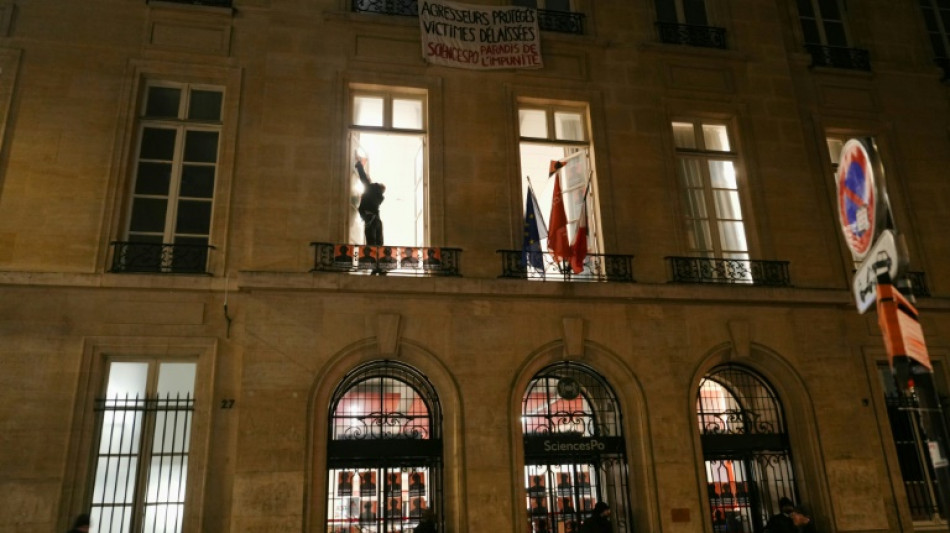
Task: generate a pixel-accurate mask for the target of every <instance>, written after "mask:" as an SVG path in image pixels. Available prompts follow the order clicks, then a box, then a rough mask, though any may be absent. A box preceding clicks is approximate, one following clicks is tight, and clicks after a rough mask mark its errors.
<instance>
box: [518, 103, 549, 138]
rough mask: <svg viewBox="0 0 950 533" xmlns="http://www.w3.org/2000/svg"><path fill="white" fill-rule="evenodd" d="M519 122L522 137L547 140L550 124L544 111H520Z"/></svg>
mask: <svg viewBox="0 0 950 533" xmlns="http://www.w3.org/2000/svg"><path fill="white" fill-rule="evenodd" d="M518 120H519V122H520V130H521V136H522V137H533V138H536V139H546V138H547V137H548V122H547V117H546V116H545V113H544V110H542V109H521V110H519V111H518Z"/></svg>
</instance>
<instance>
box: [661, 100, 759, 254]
mask: <svg viewBox="0 0 950 533" xmlns="http://www.w3.org/2000/svg"><path fill="white" fill-rule="evenodd" d="M671 124H690V125H691V126H692V129H693V143H694V146H695V148H684V147H679V146H677V144H676V142H675V141H674V143H673V146H674V147H675V150H676V181H677V185H678V187H679V189H680V191H681V194H682V198H683V200H682V201H683V214H684V222H685V231H686V235H687V249H688V251H689V254H690V255H691V256H695V257H705V258H723V259H733V260H749V258H750V253H751V250H750V248H751V240H752V238H751V237H752V236H751V235H750V232H749V226H750V225H749V222H748V219H749V211H748V208H747V202H745V201H743V196H744V195H743V191H742V186H743V182H744V180H743V179H742V175H741V172H742V171H741V165H740V164H739V163H740V161H739V154H738V152H737V151H736V150H735V146H736V136H735V132H734V130H735V128H734V126H733V124H732V123H730V122H729V121H724V120H709V119H700V118H675V119H673V120H672V121H671ZM703 126H719V127H724V128H725V130H726V134H727V137H728V142H729V150H712V149H707V147H706V142H705V138H704V135H703ZM689 160H696V161H698V162H699V165H698V166H699V177H700V179H701V182H702V183H701V187H695V186H693V187H688V186H687V185H686V184H685V183H684V177H683V175H682V173H681V172H680V167H681V165H682V164H683V163H684V161H689ZM711 162H729V163H731V164H732V169H733V170H734V173H735V176H734V181H735V188H734V189H732V188H728V187H713V183H712V176H711V172H710V163H711ZM691 189H692V190H700V191H701V194H700V195H699V198H700V199H701V200H702V205H701V206H697V208H698V207H702V209H703V210H704V211H705V216H704V215H703V213H701V212H698V210H697V208H694V207H693V204H694V202H692V201H691V200H692V199H696V198H695V197H691V196H690V190H691ZM728 191H734V194H735V199H734V206H735V207H737V208H738V209H739V216H738V217H726V216H720V214H719V213H718V208H717V202H716V194H717V193H718V192H725V193H726V194H729V193H728ZM697 222H698V223H703V224H704V226H705V227H706V228H708V232H709V241H708V242H709V246H707V247H706V248H701V247H700V246H699V245H700V240H699V239H698V238H695V237H694V238H692V239H690V238H689V236H690V235H692V234H693V233H695V230H694V228H695V223H697ZM724 222H725V223H730V222H731V223H739V224H741V227H742V232H743V235H742V240H744V241H745V247H744V249H739V248H736V249H731V250H730V249H727V248H726V247H725V245H724V241H723V238H724V235H723V232H722V231H721V229H720V225H721V223H724ZM735 239H736V240H738V236H736V237H735ZM690 241H691V242H690Z"/></svg>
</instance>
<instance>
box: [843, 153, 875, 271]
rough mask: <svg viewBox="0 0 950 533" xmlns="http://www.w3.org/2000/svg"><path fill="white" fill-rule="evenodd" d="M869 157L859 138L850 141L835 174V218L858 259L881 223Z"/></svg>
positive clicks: (865, 252) (866, 248)
mask: <svg viewBox="0 0 950 533" xmlns="http://www.w3.org/2000/svg"><path fill="white" fill-rule="evenodd" d="M871 157H872V156H871V154H870V153H869V152H868V149H867V147H866V146H865V144H864V143H863V142H862V141H860V140H858V139H851V140H849V141H848V142H846V143H845V144H844V147H843V148H842V149H841V158H840V159H839V160H838V174H837V175H836V176H835V183H836V185H837V189H838V221H839V222H840V223H841V231H842V232H844V239H845V241H846V242H847V244H848V248H850V249H851V253H852V254H854V258H855V260H858V261H860V260H862V259H864V256H866V255H867V253H868V250H870V249H871V246H872V245H873V244H874V239H875V237H876V236H877V234H878V232H879V231H880V230H881V228H880V226H882V225H883V224H882V223H881V220H880V219H881V215H882V214H883V212H880V213H879V211H880V209H879V208H878V205H877V203H878V194H877V186H876V183H875V171H874V164H873V162H872V159H871Z"/></svg>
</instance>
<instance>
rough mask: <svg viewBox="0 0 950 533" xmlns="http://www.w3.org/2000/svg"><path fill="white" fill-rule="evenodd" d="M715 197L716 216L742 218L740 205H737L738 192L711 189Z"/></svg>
mask: <svg viewBox="0 0 950 533" xmlns="http://www.w3.org/2000/svg"><path fill="white" fill-rule="evenodd" d="M713 192H714V194H715V197H716V217H717V218H731V219H733V220H742V207H741V206H740V205H739V193H738V192H737V191H734V190H732V191H730V190H717V191H713Z"/></svg>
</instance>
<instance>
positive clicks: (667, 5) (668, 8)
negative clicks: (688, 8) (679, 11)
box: [656, 0, 679, 23]
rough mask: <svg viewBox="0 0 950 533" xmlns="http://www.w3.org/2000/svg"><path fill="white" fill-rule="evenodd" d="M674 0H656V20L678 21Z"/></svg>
mask: <svg viewBox="0 0 950 533" xmlns="http://www.w3.org/2000/svg"><path fill="white" fill-rule="evenodd" d="M673 2H674V0H656V20H657V21H659V22H673V23H675V22H679V21H678V20H677V19H676V4H674V3H673Z"/></svg>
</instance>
